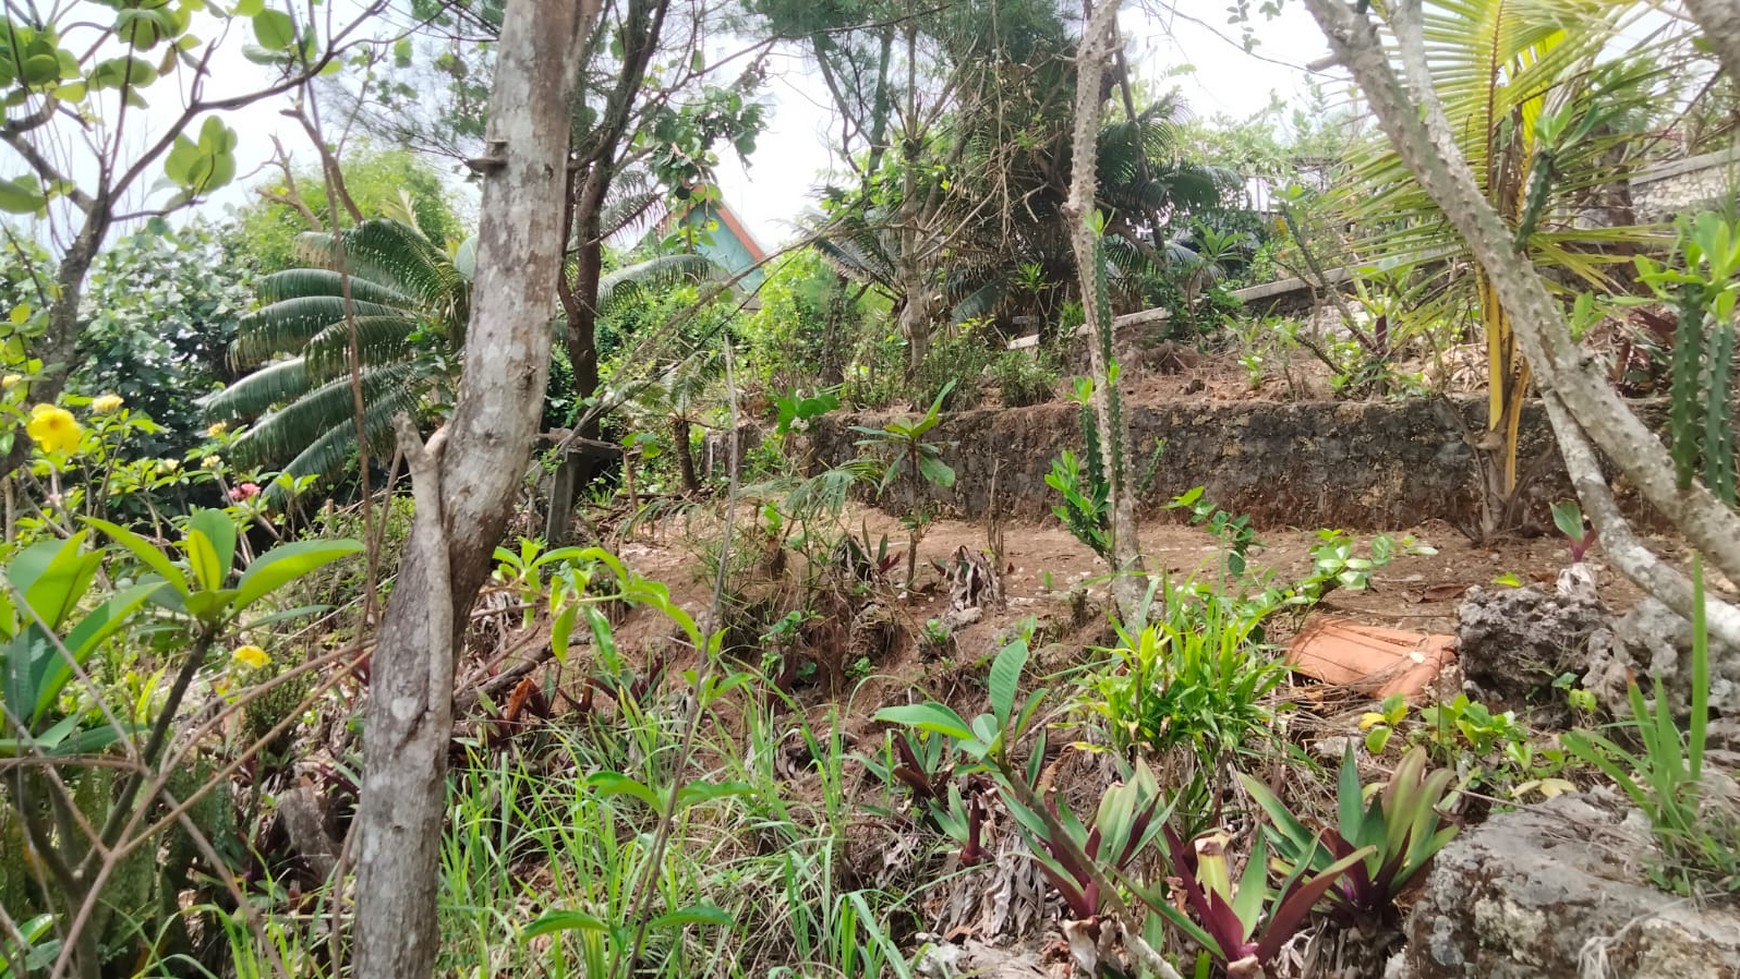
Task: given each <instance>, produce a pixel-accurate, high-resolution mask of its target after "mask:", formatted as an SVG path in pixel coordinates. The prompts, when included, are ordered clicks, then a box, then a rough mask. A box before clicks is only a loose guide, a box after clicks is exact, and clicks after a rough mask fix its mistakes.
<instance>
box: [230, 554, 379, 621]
mask: <svg viewBox="0 0 1740 979" xmlns="http://www.w3.org/2000/svg"><path fill="white" fill-rule="evenodd" d="M362 549H363V545H362V544H361V542H359V541H353V540H304V541H296V542H294V543H290V544H280V545H279V546H277V547H274V548H272V549H271V550H269V551H267V552H266V553H264V554H262V555H260V556H259V557H258V558H256V559H255V560H254V563H252V564H250V565H248V570H246V571H244V572H242V577H241V580H240V581H239V582H237V583H236V601H235V610H236V611H237V612H240V611H242V610H243V609H245V608H247V607H248V606H250V605H252V604H254V603H255V602H257V601H259V600H260V599H262V598H265V597H266V596H267V595H270V594H271V593H273V592H275V591H277V590H278V589H280V588H282V587H284V586H285V585H287V584H289V583H290V582H292V581H295V580H296V579H298V578H301V577H304V576H305V575H308V574H310V573H311V572H313V571H315V570H317V569H319V568H322V567H324V566H326V565H328V564H331V563H332V562H334V561H336V560H338V559H339V558H341V557H346V556H348V555H351V554H355V553H357V552H358V551H361V550H362Z"/></svg>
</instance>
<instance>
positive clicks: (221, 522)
mask: <svg viewBox="0 0 1740 979" xmlns="http://www.w3.org/2000/svg"><path fill="white" fill-rule="evenodd" d="M195 533H198V534H201V535H203V536H204V537H205V540H206V543H207V544H209V545H210V547H211V558H212V559H213V560H215V561H216V567H215V568H212V569H208V570H209V571H210V573H211V575H212V576H211V577H210V578H209V579H207V578H203V577H202V578H200V579H199V580H200V582H201V583H202V584H203V585H204V587H205V588H207V589H210V590H212V591H216V590H217V589H219V588H222V587H224V585H226V584H228V582H229V575H230V568H231V567H232V566H234V564H235V560H236V524H235V521H233V520H231V519H230V518H229V515H228V514H226V513H224V512H223V511H222V510H211V509H206V510H199V511H196V512H195V513H194V515H193V516H192V517H190V518H188V521H187V535H188V537H189V539H191V538H192V537H193V535H194V534H195ZM198 570H199V569H198V568H197V567H196V568H195V572H196V573H197V572H198Z"/></svg>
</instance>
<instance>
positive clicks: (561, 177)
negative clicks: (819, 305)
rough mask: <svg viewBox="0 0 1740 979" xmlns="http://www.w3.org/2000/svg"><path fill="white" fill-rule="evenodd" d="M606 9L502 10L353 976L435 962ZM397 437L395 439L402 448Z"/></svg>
mask: <svg viewBox="0 0 1740 979" xmlns="http://www.w3.org/2000/svg"><path fill="white" fill-rule="evenodd" d="M599 3H600V0H509V2H508V4H507V8H506V13H505V15H504V17H503V23H502V33H501V40H500V43H499V46H498V49H497V50H498V52H499V61H498V64H497V67H496V74H495V83H494V91H493V93H492V97H491V103H490V127H491V131H492V138H493V139H495V140H499V141H500V142H501V148H502V153H501V155H502V156H503V157H504V161H505V162H504V163H503V164H502V165H501V166H500V167H499V168H498V169H497V170H495V171H494V172H492V173H490V174H489V175H487V176H486V177H485V178H484V188H483V203H482V207H481V209H480V213H482V215H483V221H482V224H481V227H480V228H479V233H478V261H477V269H478V274H477V284H476V288H475V292H474V297H475V298H474V300H473V305H472V317H471V325H470V330H469V333H468V342H467V343H466V346H465V365H464V373H463V375H462V377H461V381H460V386H459V397H458V401H457V405H456V408H455V411H454V415H453V420H452V421H451V422H450V423H449V424H448V425H447V426H446V427H445V428H444V429H443V430H442V431H440V432H438V433H437V434H436V436H435V437H434V438H433V439H431V440H430V445H429V447H428V449H427V453H426V454H425V452H424V451H422V447H421V446H416V445H415V444H414V443H415V436H414V434H412V436H411V438H410V440H409V441H411V442H412V443H413V444H412V445H411V446H409V448H413V449H416V450H418V451H416V452H415V453H414V455H413V457H412V461H413V464H414V470H413V471H414V473H415V475H414V477H413V480H414V482H413V489H414V491H415V493H416V497H417V505H418V506H417V509H418V526H417V527H416V528H415V530H414V533H413V536H412V539H411V541H410V543H409V544H408V545H407V547H406V553H405V558H404V562H403V564H402V570H401V571H400V582H399V587H398V588H395V589H394V590H393V597H392V600H391V601H390V602H389V603H388V605H387V611H386V616H385V619H384V621H383V622H382V625H381V633H380V641H379V644H378V645H377V647H376V649H375V653H374V657H373V661H372V664H371V679H370V689H369V702H368V707H367V715H366V727H365V733H364V743H363V746H364V767H363V790H362V808H361V811H360V812H359V813H358V851H357V853H358V857H357V914H356V946H355V953H354V954H355V961H354V965H355V969H354V974H355V975H356V976H357V977H358V979H426V977H428V976H430V975H432V974H433V971H434V967H435V956H436V953H437V951H438V950H439V939H440V935H439V930H438V928H437V919H436V907H435V898H436V893H437V891H438V889H439V886H440V859H439V858H440V850H441V837H442V813H443V811H444V809H445V805H446V788H447V779H446V774H447V754H448V751H449V748H450V743H451V740H452V734H453V731H452V727H453V663H454V657H455V651H456V647H457V646H458V645H459V644H460V643H462V642H463V641H464V635H465V629H464V626H465V622H466V620H467V613H468V612H469V610H470V606H471V600H472V598H473V597H474V596H475V595H476V592H477V589H478V587H479V586H480V585H481V584H482V583H483V580H484V578H485V576H486V575H487V574H488V572H489V564H490V555H491V553H492V552H493V551H494V548H495V546H496V544H497V543H498V542H499V540H500V537H501V534H502V530H503V528H504V527H505V526H506V523H507V518H508V516H509V510H510V509H511V507H512V505H513V500H514V495H515V494H514V489H515V487H516V485H517V484H518V483H519V481H520V479H521V477H522V475H523V474H524V472H525V468H526V463H527V461H528V460H529V459H530V456H531V447H532V441H533V437H534V435H535V433H536V428H537V423H538V417H539V413H540V410H541V406H542V404H543V396H544V387H545V384H546V383H547V381H548V375H549V365H550V317H551V312H552V311H553V310H554V308H555V301H556V292H555V290H556V281H557V277H558V275H559V274H560V270H561V257H562V250H563V234H564V230H565V229H564V228H563V227H562V211H561V209H560V208H552V207H550V202H551V201H553V200H558V199H559V198H560V195H561V193H562V189H563V184H564V182H565V176H566V168H567V161H568V150H569V126H570V120H571V118H572V113H571V111H570V109H571V106H572V101H571V99H572V97H573V93H574V87H575V82H576V80H577V78H578V74H579V62H580V59H579V58H577V57H576V56H575V53H576V52H577V51H581V50H583V49H584V48H585V39H586V35H587V34H588V32H589V31H590V30H591V27H592V24H593V22H594V21H595V19H596V18H597V15H598V9H599ZM405 440H406V439H405V438H404V434H403V433H402V435H401V441H405Z"/></svg>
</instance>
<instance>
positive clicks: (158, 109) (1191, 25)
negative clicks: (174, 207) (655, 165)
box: [0, 0, 1340, 248]
mask: <svg viewBox="0 0 1740 979" xmlns="http://www.w3.org/2000/svg"><path fill="white" fill-rule="evenodd" d="M87 2H88V0H87ZM355 3H356V0H334V2H332V3H330V4H328V5H324V6H323V7H322V8H321V9H323V10H330V11H333V12H334V13H335V15H336V16H339V17H340V18H342V16H343V15H344V12H345V11H346V8H349V9H350V10H353V11H354V10H355V9H356V7H355V6H354V4H355ZM90 6H91V7H92V11H93V14H94V15H98V14H101V15H103V16H93V18H92V19H94V20H97V21H98V22H100V23H101V22H106V19H105V18H106V16H112V15H109V14H107V11H106V8H102V7H99V6H98V5H96V4H94V3H91V4H90ZM1132 6H1133V5H1132ZM1225 7H1226V0H1180V3H1179V7H1178V10H1177V11H1175V12H1168V13H1165V14H1163V15H1161V14H1154V13H1150V12H1145V11H1142V10H1139V9H1127V10H1126V11H1125V12H1124V15H1123V17H1122V21H1121V29H1122V31H1123V36H1124V38H1125V40H1126V45H1127V50H1128V52H1129V54H1130V58H1131V64H1132V67H1133V69H1134V72H1135V74H1136V76H1137V77H1138V78H1141V79H1145V80H1147V81H1149V82H1151V83H1154V85H1155V86H1156V87H1157V88H1159V89H1164V88H1165V87H1168V86H1171V85H1176V86H1177V88H1178V89H1179V90H1180V91H1181V92H1182V93H1183V95H1184V99H1185V103H1186V105H1187V107H1188V109H1189V110H1190V111H1191V112H1192V113H1194V114H1195V115H1198V116H1214V115H1216V114H1220V113H1224V114H1227V115H1230V116H1234V117H1239V116H1245V115H1249V114H1250V113H1253V112H1256V111H1258V110H1260V109H1261V108H1263V107H1264V106H1265V105H1267V104H1268V103H1269V101H1270V99H1271V95H1278V96H1279V97H1280V98H1282V99H1283V100H1286V101H1298V100H1302V99H1303V98H1304V96H1305V94H1306V91H1307V75H1306V73H1305V71H1304V69H1303V68H1302V67H1301V66H1303V65H1305V64H1306V63H1308V62H1311V61H1314V60H1316V59H1317V58H1319V57H1321V56H1322V55H1323V53H1324V52H1325V51H1326V50H1327V45H1326V44H1325V43H1324V41H1323V38H1322V36H1321V34H1320V33H1319V32H1318V29H1317V26H1316V24H1315V23H1314V22H1313V21H1312V20H1311V17H1310V15H1309V14H1307V13H1306V12H1305V9H1304V5H1303V4H1298V3H1290V4H1286V5H1285V8H1286V13H1285V14H1284V15H1283V16H1282V17H1281V18H1280V19H1278V20H1275V21H1267V22H1259V23H1258V25H1257V28H1258V34H1259V36H1260V38H1261V40H1262V43H1261V44H1260V45H1259V46H1258V47H1257V48H1256V50H1255V52H1254V53H1252V54H1247V53H1246V52H1245V51H1244V50H1243V49H1242V48H1241V46H1240V44H1239V42H1238V37H1239V29H1238V28H1237V27H1236V26H1229V25H1227V24H1226V23H1225V20H1226V12H1225ZM202 20H203V23H196V26H195V32H196V33H199V34H200V35H201V36H202V37H204V38H205V39H207V40H211V39H213V38H214V37H216V36H218V32H219V30H220V29H221V28H220V25H219V24H218V22H217V21H215V19H209V18H202ZM251 40H252V37H251V36H250V35H249V32H248V28H247V26H246V23H245V22H239V23H233V24H232V27H231V34H230V36H229V37H228V38H227V39H226V40H225V43H223V44H222V45H220V46H219V48H218V54H217V56H216V58H215V59H214V61H213V64H212V69H213V71H212V80H211V81H210V82H208V88H207V96H208V97H212V96H217V95H229V94H232V92H240V91H244V90H246V89H253V88H257V87H260V85H261V84H263V83H264V82H265V81H266V71H267V70H266V69H263V68H261V67H259V66H257V65H254V64H252V63H250V62H248V61H246V60H245V59H243V58H242V57H241V55H240V46H241V42H242V41H251ZM769 68H770V70H769V82H768V87H767V90H766V94H765V96H764V98H765V100H766V101H767V102H768V103H769V106H770V109H769V112H768V114H767V120H768V128H767V130H766V132H765V133H763V135H762V137H761V139H760V141H759V144H758V146H757V148H756V152H755V154H754V156H753V157H752V158H751V160H750V161H749V165H748V166H747V167H745V166H743V165H741V164H739V163H738V161H737V159H736V157H735V155H734V154H732V153H729V152H727V153H725V154H723V155H724V157H725V159H724V162H723V166H722V168H721V172H720V174H719V182H720V185H721V189H722V191H723V193H724V196H725V199H726V201H727V203H728V204H729V205H730V206H731V208H732V209H733V210H735V211H736V212H737V213H738V214H739V215H740V216H741V217H742V218H743V220H744V223H745V224H747V225H748V227H749V229H750V230H751V232H752V233H753V234H755V235H756V236H757V238H759V239H760V241H761V244H762V245H763V246H765V247H768V248H772V247H774V246H777V245H779V244H780V243H781V242H783V241H785V240H787V239H789V238H791V237H793V232H792V228H791V225H790V222H791V221H792V220H793V219H794V218H795V217H796V216H797V215H799V214H800V213H801V212H802V211H803V210H804V209H805V208H806V206H808V205H809V204H810V203H811V200H812V199H811V197H810V193H811V188H812V187H813V186H814V185H815V184H816V183H817V178H818V176H819V175H821V174H823V173H824V172H825V171H826V169H827V168H828V167H829V165H830V162H831V161H830V153H829V149H828V146H829V144H830V141H831V139H832V135H831V134H830V127H829V125H828V123H829V109H828V107H827V104H826V100H825V93H823V86H822V85H821V83H820V80H819V79H818V78H817V77H815V76H814V74H813V73H812V72H811V71H810V70H809V69H808V68H807V66H806V65H805V64H804V62H803V60H802V58H800V57H797V56H795V55H792V54H789V53H781V54H775V55H774V56H773V58H772V60H771V62H770V65H769ZM241 82H246V83H247V84H246V87H245V88H244V86H243V85H242V84H239V83H241ZM166 88H167V85H166V84H163V85H160V86H159V87H155V88H153V89H152V90H151V93H150V95H151V102H152V104H151V107H150V109H149V110H148V111H147V113H146V119H145V120H144V121H143V123H140V122H139V121H138V120H136V119H135V122H134V123H133V124H132V125H130V127H129V128H130V130H131V133H130V138H129V139H127V141H126V142H127V143H128V145H129V146H132V147H134V148H137V147H139V146H141V145H143V141H144V138H145V134H147V133H149V132H150V131H151V130H152V129H153V128H155V129H156V130H157V131H158V132H161V131H162V128H163V127H164V126H166V125H168V124H169V121H170V120H171V119H173V118H174V117H175V115H176V113H177V110H178V105H177V100H176V99H175V97H174V94H173V91H169V90H165V89H166ZM1332 94H1334V95H1336V96H1337V97H1340V89H1339V88H1336V89H1333V90H1332ZM288 104H289V102H288V99H284V98H280V99H276V100H268V101H266V102H261V103H256V104H254V105H252V106H250V107H249V108H247V109H245V110H242V111H238V112H231V113H227V114H225V116H224V118H225V121H226V122H227V123H228V124H229V125H230V126H231V127H232V128H234V129H235V130H236V132H237V134H238V135H239V137H240V142H239V145H238V147H237V150H236V155H237V172H238V174H240V175H241V176H239V177H238V179H237V181H236V183H234V184H232V185H231V186H229V187H227V188H224V189H223V190H221V191H219V192H218V193H217V194H216V195H214V197H213V199H212V200H211V201H210V202H208V203H207V204H205V205H203V207H204V208H205V209H206V210H221V209H222V208H223V207H225V206H226V205H233V204H237V203H240V202H242V201H245V200H246V199H247V197H248V194H249V190H248V188H249V187H251V186H252V185H253V184H255V183H258V182H259V181H260V180H262V179H266V177H267V175H266V174H264V173H263V172H262V171H261V169H260V168H261V167H262V165H263V164H265V162H266V161H267V160H268V159H269V158H270V157H271V155H272V138H273V137H274V136H277V137H278V138H279V139H280V140H281V141H282V142H283V144H284V146H285V147H286V148H287V149H288V150H290V152H291V153H292V155H293V157H294V158H295V159H296V160H297V161H298V162H299V163H302V164H305V165H311V164H312V163H313V162H314V161H315V159H316V158H315V154H314V152H313V150H312V148H311V147H310V145H309V143H308V141H307V137H306V136H305V135H304V133H303V132H302V129H301V128H300V127H299V126H298V125H297V124H296V123H295V122H293V121H292V120H290V119H287V118H285V117H284V116H282V115H281V114H280V112H281V110H282V109H284V108H285V107H286V106H287V105H288ZM835 132H837V130H835ZM69 135H70V134H69ZM72 138H77V137H72ZM0 159H3V160H5V162H4V163H0V175H4V176H8V177H10V176H16V175H17V174H18V173H19V172H20V171H22V169H23V164H22V161H21V160H19V159H17V158H16V157H15V156H14V155H13V154H12V152H11V151H10V150H0ZM62 159H64V160H70V161H73V162H72V164H71V168H72V170H73V171H74V175H75V178H76V177H79V176H82V177H84V178H85V179H87V180H88V179H89V178H90V177H91V176H92V175H93V173H94V171H93V170H92V169H91V168H90V167H89V165H88V164H89V161H90V160H91V154H90V152H89V151H86V150H77V149H70V150H69V151H68V152H67V153H65V154H64V155H63V156H62ZM79 162H83V163H85V164H87V165H85V166H80V165H77V164H78V163H79ZM159 172H160V170H159ZM154 179H155V175H152V176H150V177H148V178H147V179H146V180H145V181H143V182H142V184H143V186H144V187H149V186H150V184H151V183H152V181H153V180H154ZM160 197H161V192H160V193H159V197H158V198H154V199H160ZM63 235H64V233H63ZM63 243H64V237H63Z"/></svg>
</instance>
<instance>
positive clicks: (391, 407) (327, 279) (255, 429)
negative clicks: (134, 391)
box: [205, 218, 717, 476]
mask: <svg viewBox="0 0 1740 979" xmlns="http://www.w3.org/2000/svg"><path fill="white" fill-rule="evenodd" d="M297 248H298V250H299V252H300V254H301V256H302V258H303V260H304V261H306V262H307V263H308V267H306V268H298V269H288V270H286V271H283V272H278V273H275V274H273V275H269V276H266V277H265V278H263V279H261V280H260V282H259V283H258V285H257V290H258V296H259V299H260V302H261V307H260V308H259V309H258V310H256V311H254V312H253V313H250V314H249V315H248V316H247V317H246V318H244V319H243V321H242V322H241V324H240V325H239V327H238V330H237V336H236V342H235V344H234V346H233V347H232V348H231V357H232V358H233V360H234V361H235V362H236V363H237V364H238V365H241V366H244V367H254V368H256V369H255V370H253V372H252V373H250V374H248V375H247V376H245V377H243V378H242V379H241V380H238V381H236V382H235V383H234V384H231V385H230V386H229V387H227V388H225V389H224V390H222V391H220V392H218V393H216V394H214V395H212V396H211V397H209V398H207V399H206V401H205V407H206V412H207V414H208V415H209V416H210V417H211V418H212V419H213V420H217V421H230V420H234V419H251V420H253V424H252V425H251V426H250V427H249V429H248V430H247V431H246V432H245V433H244V434H243V435H242V436H241V437H240V438H239V439H237V440H236V442H235V443H234V445H233V446H232V448H231V453H232V455H234V456H235V457H236V458H235V459H234V460H233V461H235V462H237V463H240V464H242V465H278V466H281V467H282V468H283V469H284V470H285V471H286V472H289V473H292V474H294V475H297V476H305V475H320V476H330V475H333V474H335V473H337V472H339V471H340V470H342V469H343V468H344V467H345V466H346V465H347V464H348V463H349V460H350V458H351V457H352V455H353V454H355V452H356V447H357V428H358V426H357V422H356V392H355V390H354V388H353V383H352V382H353V374H352V371H351V349H352V345H351V337H352V325H353V323H354V327H355V338H356V343H355V350H356V361H357V370H356V372H355V380H357V381H358V382H360V386H361V388H362V426H361V427H362V430H363V432H364V433H365V435H366V437H367V439H368V443H369V446H370V448H371V450H374V451H384V450H387V449H389V448H390V446H391V439H392V423H393V417H394V416H395V415H397V414H399V413H400V412H409V413H410V414H412V415H413V416H420V415H423V414H438V413H440V411H441V410H442V406H444V405H446V404H448V403H450V400H451V397H452V391H453V387H454V383H455V382H456V381H457V379H458V375H459V367H460V363H461V357H460V351H461V350H462V348H463V347H464V344H465V328H466V324H467V323H468V322H469V320H470V317H471V282H472V276H473V272H474V266H475V262H476V247H475V244H474V240H471V239H468V240H467V241H466V242H464V243H463V244H460V245H459V246H458V247H457V248H456V249H455V250H454V251H453V252H452V253H451V254H450V253H449V252H448V251H447V250H446V249H444V248H442V247H441V246H438V245H436V244H435V243H434V242H431V241H430V240H429V239H427V238H425V237H424V236H423V235H422V234H421V233H420V232H419V231H418V230H417V229H416V228H415V227H412V226H411V225H408V224H405V223H403V222H401V221H397V220H393V219H390V218H380V219H376V220H371V221H365V222H363V223H361V224H359V225H357V226H355V227H353V228H347V229H345V230H343V231H341V232H339V233H338V234H337V235H332V234H326V233H321V232H310V233H308V234H305V235H303V236H301V238H300V239H298V241H297ZM572 264H573V263H571V262H570V263H569V265H570V267H569V269H568V274H569V275H570V276H572V275H573V274H574V272H573V268H572ZM341 270H342V271H341ZM716 271H717V268H716V267H715V266H714V265H713V264H712V263H711V262H710V261H709V260H707V259H706V258H704V257H702V256H699V255H661V256H657V257H654V258H650V259H647V260H645V261H641V262H636V263H634V264H631V265H626V266H623V267H621V268H619V269H617V270H615V271H614V272H611V273H609V274H608V275H606V276H604V278H603V279H602V281H601V282H600V284H599V289H598V297H599V301H598V306H599V312H600V313H601V314H602V315H605V316H608V315H610V313H611V311H612V310H616V309H620V308H622V307H623V306H624V304H627V303H632V302H637V301H641V300H643V299H644V298H645V295H646V290H647V289H649V288H661V287H666V286H673V285H676V284H678V283H680V282H686V281H694V280H695V279H697V278H701V277H704V276H706V275H709V274H713V273H715V272H716ZM347 305H348V311H349V316H347V315H346V313H347ZM552 317H554V311H552ZM552 323H553V324H556V325H558V326H559V324H557V321H556V320H555V319H554V318H553V319H552Z"/></svg>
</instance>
